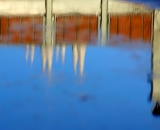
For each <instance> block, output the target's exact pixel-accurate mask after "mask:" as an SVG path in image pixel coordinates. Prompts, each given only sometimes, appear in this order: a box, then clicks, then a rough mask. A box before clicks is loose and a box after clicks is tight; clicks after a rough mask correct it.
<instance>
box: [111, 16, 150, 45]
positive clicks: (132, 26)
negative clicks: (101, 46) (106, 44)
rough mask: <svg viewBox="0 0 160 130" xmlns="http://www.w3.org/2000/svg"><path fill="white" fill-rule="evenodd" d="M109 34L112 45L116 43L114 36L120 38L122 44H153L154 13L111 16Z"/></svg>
mask: <svg viewBox="0 0 160 130" xmlns="http://www.w3.org/2000/svg"><path fill="white" fill-rule="evenodd" d="M109 32H110V33H109V35H110V37H109V39H110V43H111V44H114V42H116V41H115V39H116V38H115V37H114V36H120V38H119V39H118V40H119V41H120V42H129V41H135V40H140V41H144V42H151V32H152V13H143V14H140V13H139V14H126V15H125V14H121V15H118V14H114V15H111V16H110V30H109Z"/></svg>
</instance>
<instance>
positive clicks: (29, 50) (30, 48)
mask: <svg viewBox="0 0 160 130" xmlns="http://www.w3.org/2000/svg"><path fill="white" fill-rule="evenodd" d="M34 50H35V46H34V45H31V46H30V45H26V61H28V56H29V54H30V61H31V65H32V64H33V61H34Z"/></svg>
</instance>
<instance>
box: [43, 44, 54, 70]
mask: <svg viewBox="0 0 160 130" xmlns="http://www.w3.org/2000/svg"><path fill="white" fill-rule="evenodd" d="M52 57H53V46H45V45H44V46H42V70H43V72H44V71H45V68H46V64H48V72H51V69H52Z"/></svg>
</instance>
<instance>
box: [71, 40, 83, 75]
mask: <svg viewBox="0 0 160 130" xmlns="http://www.w3.org/2000/svg"><path fill="white" fill-rule="evenodd" d="M72 51H73V68H74V73H75V74H76V70H77V63H78V62H79V71H80V74H81V75H83V69H84V60H85V53H86V44H76V43H75V44H73V46H72Z"/></svg>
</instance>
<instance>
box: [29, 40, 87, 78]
mask: <svg viewBox="0 0 160 130" xmlns="http://www.w3.org/2000/svg"><path fill="white" fill-rule="evenodd" d="M54 48H55V51H56V62H57V61H58V57H59V53H60V52H61V59H62V64H64V62H65V53H66V44H62V45H58V44H57V45H53V46H46V45H42V46H41V58H42V70H43V72H44V71H45V70H46V69H47V70H48V72H51V71H52V62H53V53H54ZM34 52H35V45H26V61H28V60H29V54H30V61H31V64H33V61H34ZM85 53H86V44H76V43H75V44H73V45H72V57H73V69H74V73H75V75H76V74H77V66H78V63H79V72H80V75H83V70H84V61H85Z"/></svg>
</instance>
